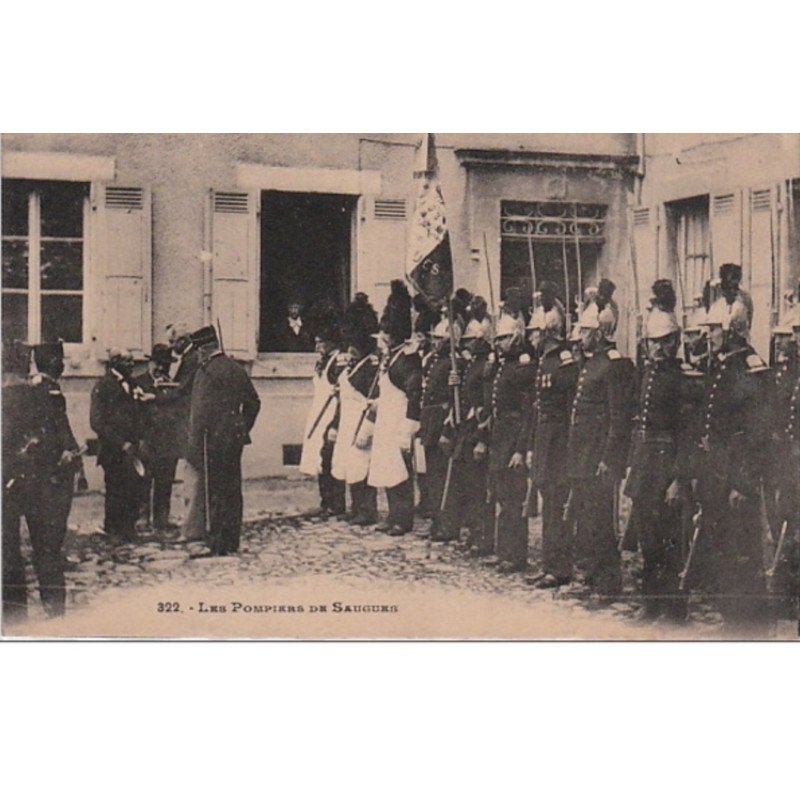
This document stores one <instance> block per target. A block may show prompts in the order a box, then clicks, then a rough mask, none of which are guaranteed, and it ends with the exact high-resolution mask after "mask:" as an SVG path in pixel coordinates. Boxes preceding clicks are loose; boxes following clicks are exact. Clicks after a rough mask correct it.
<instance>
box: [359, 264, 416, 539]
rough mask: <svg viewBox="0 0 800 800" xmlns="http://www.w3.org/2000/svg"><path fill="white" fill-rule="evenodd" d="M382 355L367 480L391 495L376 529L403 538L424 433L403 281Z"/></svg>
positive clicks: (395, 288) (384, 318)
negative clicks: (417, 444)
mask: <svg viewBox="0 0 800 800" xmlns="http://www.w3.org/2000/svg"><path fill="white" fill-rule="evenodd" d="M380 329H381V334H380V338H379V339H378V345H379V347H380V348H381V350H382V355H381V363H380V375H379V377H378V400H377V404H376V408H375V411H374V412H370V415H369V416H370V418H371V419H372V420H374V423H375V428H374V435H373V438H372V456H371V458H370V466H369V475H368V478H367V481H368V483H369V485H370V486H374V487H376V488H382V489H385V490H386V498H387V501H388V505H389V513H388V516H387V518H386V519H385V520H384V521H383V522H381V523H380V524H379V525H378V526H377V527H376V530H379V531H382V532H386V533H388V534H389V535H390V536H402V535H403V534H405V533H408V532H409V531H410V530H411V529H412V527H413V526H414V467H413V457H412V446H413V440H414V436H415V435H416V433H417V431H418V430H419V416H420V398H421V395H422V364H421V361H420V355H419V343H418V342H417V341H411V342H409V341H408V340H409V337H410V336H411V298H410V296H409V294H408V289H406V287H405V284H404V283H403V281H400V280H395V281H392V284H391V289H390V294H389V299H388V300H387V303H386V308H385V309H384V312H383V314H382V315H381V320H380Z"/></svg>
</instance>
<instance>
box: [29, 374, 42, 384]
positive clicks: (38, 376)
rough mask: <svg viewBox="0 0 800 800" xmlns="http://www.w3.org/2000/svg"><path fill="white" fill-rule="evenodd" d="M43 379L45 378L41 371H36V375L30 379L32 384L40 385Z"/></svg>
mask: <svg viewBox="0 0 800 800" xmlns="http://www.w3.org/2000/svg"><path fill="white" fill-rule="evenodd" d="M43 380H44V378H42V374H41V373H40V372H37V373H36V374H35V375H34V376H33V377H32V378H31V379H30V383H31V386H38V385H39V384H40V383H42V381H43Z"/></svg>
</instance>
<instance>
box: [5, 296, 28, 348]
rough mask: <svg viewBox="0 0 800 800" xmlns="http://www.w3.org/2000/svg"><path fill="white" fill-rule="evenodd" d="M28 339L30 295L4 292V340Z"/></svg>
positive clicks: (21, 340) (22, 340)
mask: <svg viewBox="0 0 800 800" xmlns="http://www.w3.org/2000/svg"><path fill="white" fill-rule="evenodd" d="M15 339H16V340H17V341H20V342H24V341H27V339H28V295H27V294H6V293H5V292H3V341H4V342H11V341H13V340H15Z"/></svg>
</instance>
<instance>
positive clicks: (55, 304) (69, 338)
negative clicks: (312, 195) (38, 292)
mask: <svg viewBox="0 0 800 800" xmlns="http://www.w3.org/2000/svg"><path fill="white" fill-rule="evenodd" d="M59 339H63V340H64V341H65V342H80V341H81V340H82V339H83V297H82V296H80V295H78V296H76V295H67V296H64V295H57V294H55V295H52V294H51V295H43V296H42V341H43V342H55V341H58V340H59Z"/></svg>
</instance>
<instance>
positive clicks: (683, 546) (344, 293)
mask: <svg viewBox="0 0 800 800" xmlns="http://www.w3.org/2000/svg"><path fill="white" fill-rule="evenodd" d="M2 262H3V270H2V335H3V340H2V356H3V390H2V425H3V429H2V445H3V453H2V480H3V530H2V599H3V614H2V635H3V637H4V638H9V639H16V638H56V639H60V638H73V637H81V638H94V637H101V638H105V637H112V638H113V637H125V638H139V637H145V638H170V639H171V638H192V639H251V638H254V639H426V640H430V639H459V640H470V639H492V640H516V639H523V640H540V639H547V640H562V639H563V640H574V639H582V640H597V639H612V640H668V639H673V640H674V639H680V640H683V639H688V640H716V639H741V638H745V639H766V640H775V639H777V640H789V639H796V638H797V637H798V635H800V616H799V615H798V587H799V586H800V134H785V133H784V134H768V133H759V134H741V133H737V134H725V133H705V134H700V133H698V134H688V133H684V134H657V133H648V134H628V133H619V134H587V133H579V134H576V133H573V134H569V133H564V134H552V133H550V134H535V133H531V134H520V133H517V134H510V133H496V134H490V133H484V134H478V133H465V134H458V133H441V134H428V133H419V134H409V133H402V134H401V133H364V134H360V133H316V134H299V133H298V134H268V133H265V134H257V133H247V134H202V133H197V134H188V133H181V134H111V133H105V134H91V133H83V134H77V133H72V134H55V133H48V134H35V133H31V134H22V133H14V134H5V135H3V136H2Z"/></svg>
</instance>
